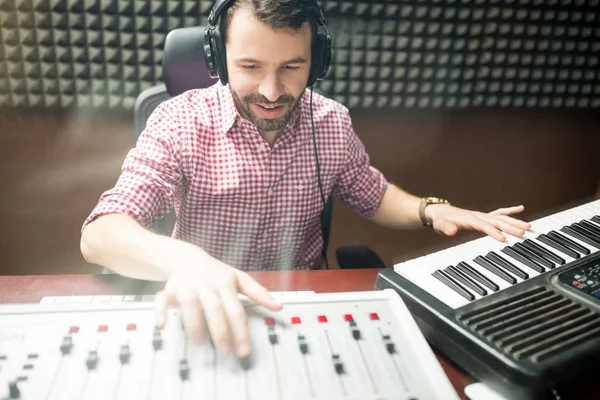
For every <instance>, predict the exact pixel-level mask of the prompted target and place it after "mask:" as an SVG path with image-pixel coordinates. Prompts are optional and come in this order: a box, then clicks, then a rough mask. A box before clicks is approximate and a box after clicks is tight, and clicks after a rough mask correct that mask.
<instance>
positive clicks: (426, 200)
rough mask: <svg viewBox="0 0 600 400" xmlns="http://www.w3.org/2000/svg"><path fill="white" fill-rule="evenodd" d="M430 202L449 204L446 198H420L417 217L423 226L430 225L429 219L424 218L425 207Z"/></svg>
mask: <svg viewBox="0 0 600 400" xmlns="http://www.w3.org/2000/svg"><path fill="white" fill-rule="evenodd" d="M430 204H450V202H449V201H448V200H445V199H440V198H439V197H424V198H422V199H421V204H420V205H419V217H421V222H422V223H423V226H432V225H433V224H432V223H431V221H428V220H427V218H425V208H426V207H427V206H428V205H430Z"/></svg>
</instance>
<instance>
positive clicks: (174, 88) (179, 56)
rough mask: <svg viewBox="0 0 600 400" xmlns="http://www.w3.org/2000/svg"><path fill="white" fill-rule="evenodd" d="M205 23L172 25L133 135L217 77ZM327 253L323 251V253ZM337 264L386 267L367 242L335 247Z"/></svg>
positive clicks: (326, 224)
mask: <svg viewBox="0 0 600 400" xmlns="http://www.w3.org/2000/svg"><path fill="white" fill-rule="evenodd" d="M203 46H204V27H201V26H196V27H191V28H179V29H174V30H172V31H171V32H169V33H168V34H167V37H166V38H165V48H164V53H163V63H162V67H163V81H164V84H162V85H157V86H154V87H151V88H149V89H146V90H144V91H143V92H142V93H141V94H140V95H139V96H138V98H137V99H136V102H135V105H134V129H135V139H136V141H137V139H138V137H139V135H140V134H141V133H142V131H143V130H144V128H145V127H146V121H147V120H148V118H149V117H150V115H151V114H152V112H153V111H154V109H155V108H156V106H158V105H159V104H160V103H162V102H163V101H165V100H167V99H170V98H171V97H174V96H177V95H179V94H181V93H183V92H185V91H187V90H190V89H198V88H206V87H209V86H211V85H213V84H214V83H215V82H216V79H212V78H210V76H209V75H208V70H207V69H206V64H205V62H204V51H203ZM315 91H316V90H315ZM332 212H333V198H332V197H330V198H329V199H328V201H327V203H326V205H325V207H324V209H323V213H322V215H321V221H322V233H323V238H324V241H325V243H324V245H325V250H327V248H328V245H329V235H330V231H331V218H332ZM172 221H173V216H172V215H169V216H167V217H165V218H163V219H161V220H159V221H157V222H155V223H154V225H153V229H154V230H156V231H157V232H159V233H162V234H167V235H168V234H170V233H171V230H172ZM325 254H326V253H325ZM336 257H337V260H338V264H339V266H340V268H343V269H357V268H385V265H384V264H383V262H382V261H381V259H380V258H379V257H378V256H377V255H376V254H375V253H374V252H373V251H372V250H371V249H369V248H368V247H366V246H343V247H339V248H338V249H337V250H336Z"/></svg>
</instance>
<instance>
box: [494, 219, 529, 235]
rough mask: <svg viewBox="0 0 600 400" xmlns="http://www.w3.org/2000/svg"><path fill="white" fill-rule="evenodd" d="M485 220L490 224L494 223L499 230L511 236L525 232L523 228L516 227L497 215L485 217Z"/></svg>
mask: <svg viewBox="0 0 600 400" xmlns="http://www.w3.org/2000/svg"><path fill="white" fill-rule="evenodd" d="M486 220H487V221H488V222H489V223H490V224H491V225H494V226H495V227H496V228H497V229H499V230H500V231H501V232H506V233H508V234H510V235H513V236H523V235H524V234H525V231H524V230H523V229H521V228H517V227H516V226H514V225H511V224H509V223H508V222H506V221H503V220H502V219H500V218H498V217H487V218H486Z"/></svg>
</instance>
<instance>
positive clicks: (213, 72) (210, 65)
mask: <svg viewBox="0 0 600 400" xmlns="http://www.w3.org/2000/svg"><path fill="white" fill-rule="evenodd" d="M204 62H205V63H206V69H207V70H208V75H209V76H210V77H211V78H213V79H215V78H218V77H219V71H217V65H216V64H215V57H214V51H213V48H212V38H211V30H210V29H209V28H206V30H205V31H204Z"/></svg>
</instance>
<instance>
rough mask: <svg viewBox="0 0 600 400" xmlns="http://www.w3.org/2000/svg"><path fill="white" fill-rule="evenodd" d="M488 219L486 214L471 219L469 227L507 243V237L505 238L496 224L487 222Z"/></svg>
mask: <svg viewBox="0 0 600 400" xmlns="http://www.w3.org/2000/svg"><path fill="white" fill-rule="evenodd" d="M488 218H489V217H488ZM486 219H487V218H486V216H485V214H484V215H483V216H479V217H475V216H473V217H472V218H469V220H468V222H467V224H468V225H469V227H470V229H473V230H476V231H480V232H483V233H485V234H486V235H488V236H491V237H493V238H494V239H496V240H498V241H500V242H504V241H506V236H504V235H503V234H502V232H500V231H499V230H498V229H497V228H496V226H495V225H494V224H492V223H489V222H487V221H486Z"/></svg>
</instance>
